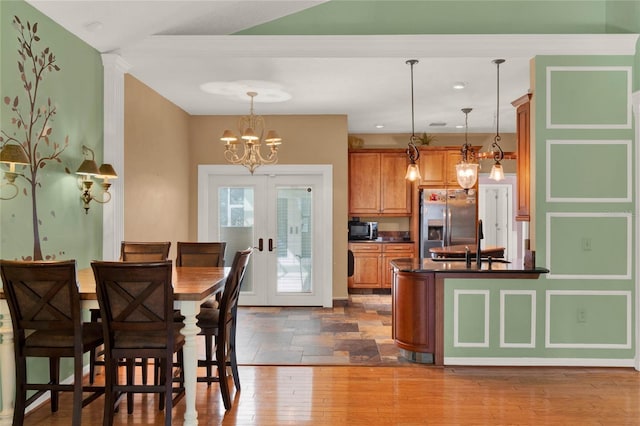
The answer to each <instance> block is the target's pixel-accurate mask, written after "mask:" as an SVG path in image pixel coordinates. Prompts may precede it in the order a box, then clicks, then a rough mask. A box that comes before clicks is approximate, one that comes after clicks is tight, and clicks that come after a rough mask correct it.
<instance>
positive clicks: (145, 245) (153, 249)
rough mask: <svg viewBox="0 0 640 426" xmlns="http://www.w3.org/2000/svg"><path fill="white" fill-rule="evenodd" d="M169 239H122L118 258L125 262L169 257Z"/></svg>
mask: <svg viewBox="0 0 640 426" xmlns="http://www.w3.org/2000/svg"><path fill="white" fill-rule="evenodd" d="M170 248H171V242H170V241H161V242H138V241H123V242H122V244H120V260H122V261H125V262H159V261H162V260H167V259H168V258H169V249H170Z"/></svg>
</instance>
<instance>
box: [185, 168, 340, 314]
mask: <svg viewBox="0 0 640 426" xmlns="http://www.w3.org/2000/svg"><path fill="white" fill-rule="evenodd" d="M229 167H233V168H232V169H229ZM200 168H201V169H200V171H199V183H198V186H199V213H198V216H199V218H198V239H199V240H201V241H205V240H206V241H226V243H227V249H226V254H225V265H227V266H229V265H231V262H232V260H233V256H234V254H235V252H236V251H237V250H243V249H246V248H247V247H253V248H254V252H253V254H252V257H251V261H250V267H249V268H248V270H247V272H246V273H245V278H244V282H243V284H242V287H241V293H240V302H239V303H240V304H242V305H253V306H331V304H332V301H331V262H330V260H328V259H330V258H331V256H330V246H331V245H330V241H327V239H326V235H327V232H326V230H327V229H328V230H329V232H328V233H329V234H330V233H331V227H328V228H326V227H325V226H326V219H327V216H329V217H330V216H331V210H329V211H328V212H327V211H326V207H323V206H324V204H325V201H326V200H325V198H326V194H327V191H326V190H325V185H326V184H325V182H324V180H325V177H326V176H325V175H323V174H321V173H318V172H315V173H314V172H312V171H309V170H308V169H309V167H308V166H305V167H304V169H301V170H297V169H296V168H295V167H293V168H292V166H270V167H269V168H268V169H267V168H266V167H265V166H261V167H260V168H259V169H257V170H256V172H255V173H254V175H253V176H252V175H248V174H247V173H246V170H244V169H243V168H242V167H239V166H200ZM261 169H262V170H261ZM305 170H306V171H305ZM229 172H234V173H238V172H242V173H243V174H235V175H234V174H229ZM329 194H330V192H329ZM201 196H202V197H201ZM201 198H204V199H201ZM329 204H330V202H329ZM327 243H329V251H328V252H327V246H326V244H327ZM327 253H328V255H327ZM323 265H324V266H323ZM326 265H328V266H329V267H326Z"/></svg>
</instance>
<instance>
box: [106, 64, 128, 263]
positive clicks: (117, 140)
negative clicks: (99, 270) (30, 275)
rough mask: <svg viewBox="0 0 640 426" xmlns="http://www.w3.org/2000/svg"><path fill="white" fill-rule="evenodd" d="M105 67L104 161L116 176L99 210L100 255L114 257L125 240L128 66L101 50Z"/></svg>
mask: <svg viewBox="0 0 640 426" xmlns="http://www.w3.org/2000/svg"><path fill="white" fill-rule="evenodd" d="M102 66H103V67H104V124H103V126H104V140H103V155H104V162H105V163H110V164H111V165H113V167H114V169H115V170H116V173H117V174H118V179H114V180H113V181H112V185H111V189H110V191H111V201H110V202H109V203H107V204H104V205H103V211H102V215H103V216H102V258H103V259H104V260H116V259H118V257H119V256H120V241H122V240H124V182H125V174H124V75H125V74H126V72H127V71H128V70H129V69H130V68H131V66H130V65H129V64H128V63H127V62H125V61H124V60H123V59H122V58H121V57H120V56H119V55H116V54H113V53H103V54H102Z"/></svg>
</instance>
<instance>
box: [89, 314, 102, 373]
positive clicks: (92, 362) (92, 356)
mask: <svg viewBox="0 0 640 426" xmlns="http://www.w3.org/2000/svg"><path fill="white" fill-rule="evenodd" d="M90 312H91V322H92V323H95V322H98V320H99V319H100V311H99V310H97V309H91V310H90ZM97 356H99V355H98V352H97V351H96V348H93V349H91V350H90V351H89V384H90V385H92V384H93V382H94V380H95V378H96V357H97Z"/></svg>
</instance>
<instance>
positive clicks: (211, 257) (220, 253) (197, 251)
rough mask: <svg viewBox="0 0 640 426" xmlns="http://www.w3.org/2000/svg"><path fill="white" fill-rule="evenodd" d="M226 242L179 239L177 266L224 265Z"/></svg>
mask: <svg viewBox="0 0 640 426" xmlns="http://www.w3.org/2000/svg"><path fill="white" fill-rule="evenodd" d="M226 246H227V243H226V242H208V243H205V242H202V243H200V242H197V243H195V242H183V241H178V255H177V257H176V266H224V251H225V248H226Z"/></svg>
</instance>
